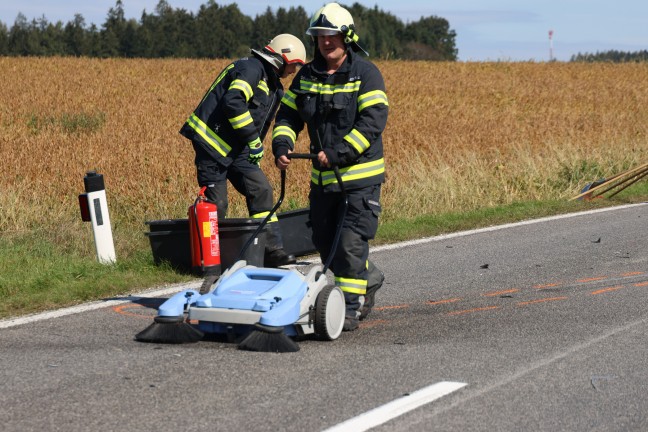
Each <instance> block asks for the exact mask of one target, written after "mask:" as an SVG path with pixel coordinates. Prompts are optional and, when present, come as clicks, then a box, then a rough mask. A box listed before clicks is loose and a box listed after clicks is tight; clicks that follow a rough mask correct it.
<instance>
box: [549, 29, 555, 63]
mask: <svg viewBox="0 0 648 432" xmlns="http://www.w3.org/2000/svg"><path fill="white" fill-rule="evenodd" d="M553 59H554V58H553V30H549V61H553Z"/></svg>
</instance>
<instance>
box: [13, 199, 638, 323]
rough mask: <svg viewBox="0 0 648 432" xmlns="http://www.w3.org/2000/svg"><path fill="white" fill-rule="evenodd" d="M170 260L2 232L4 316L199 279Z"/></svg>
mask: <svg viewBox="0 0 648 432" xmlns="http://www.w3.org/2000/svg"><path fill="white" fill-rule="evenodd" d="M647 199H648V188H646V187H639V188H633V192H626V193H624V194H619V195H618V196H617V197H615V198H614V199H598V200H593V201H543V202H522V203H515V204H511V205H506V206H500V207H494V208H485V209H480V210H476V211H472V212H466V213H452V214H438V215H426V216H421V217H417V218H414V219H407V220H406V219H403V220H398V221H395V222H391V223H384V224H382V225H381V226H380V228H379V230H378V235H377V238H376V239H375V240H374V241H373V242H372V244H373V245H378V244H386V243H393V242H397V241H404V240H411V239H416V238H421V237H429V236H435V235H439V234H444V233H451V232H457V231H462V230H468V229H475V228H482V227H486V226H492V225H499V224H503V223H509V222H516V221H521V220H526V219H532V218H538V217H544V216H550V215H556V214H564V213H570V212H578V211H584V210H590V209H595V208H602V207H609V206H614V205H621V204H626V203H633V202H644V201H646V200H647ZM193 279H194V278H193V277H191V276H189V275H186V274H180V273H176V272H175V271H174V270H173V269H171V268H170V267H168V266H156V265H154V264H153V257H152V254H151V251H150V250H148V249H147V250H142V251H139V252H137V253H135V254H133V255H132V256H130V257H129V258H127V259H121V260H120V259H118V262H117V263H116V264H114V265H102V264H99V263H98V262H97V261H96V260H94V259H91V258H88V257H81V256H75V255H73V254H69V253H62V252H61V251H60V250H59V249H57V246H56V245H55V244H54V243H48V242H47V241H43V240H42V239H41V238H38V236H37V235H27V236H23V237H21V238H19V239H16V238H14V239H11V240H9V239H6V238H3V237H0V318H7V317H11V316H18V315H24V314H28V313H33V312H38V311H43V310H47V309H53V308H58V307H62V306H70V305H74V304H78V303H82V302H85V301H91V300H100V299H109V298H111V297H115V296H120V295H126V294H129V293H133V292H136V291H138V290H142V289H146V288H150V287H154V286H160V285H166V284H172V283H178V282H183V281H189V280H193Z"/></svg>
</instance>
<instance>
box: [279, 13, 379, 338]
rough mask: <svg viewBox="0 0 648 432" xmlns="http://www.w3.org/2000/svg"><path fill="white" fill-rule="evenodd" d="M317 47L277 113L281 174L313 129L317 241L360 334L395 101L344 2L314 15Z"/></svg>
mask: <svg viewBox="0 0 648 432" xmlns="http://www.w3.org/2000/svg"><path fill="white" fill-rule="evenodd" d="M306 33H307V34H308V35H310V36H311V37H312V38H313V40H314V42H315V46H316V48H315V56H314V59H313V60H312V62H310V63H307V64H306V65H305V66H304V67H303V68H301V69H300V71H299V72H298V73H297V75H296V76H295V78H294V79H293V82H292V84H291V85H290V88H289V89H288V90H287V91H286V94H285V95H284V97H283V99H282V101H281V102H282V103H281V107H280V108H279V112H278V113H277V118H276V122H275V127H274V130H273V134H272V149H273V153H274V156H275V163H276V165H277V167H278V168H279V169H282V170H283V169H286V168H288V167H289V166H290V163H291V162H290V159H288V158H287V156H286V155H287V154H288V153H290V152H292V151H293V150H294V147H295V141H296V140H297V136H298V134H299V133H300V131H301V130H302V129H303V128H304V125H306V128H307V130H308V135H309V138H310V143H311V144H310V152H311V153H314V154H316V155H317V159H316V160H314V161H313V167H312V171H311V183H310V194H309V199H310V220H311V224H312V228H313V243H314V244H315V246H316V247H317V249H318V251H319V253H320V257H321V259H322V261H323V262H324V261H326V259H327V258H328V256H329V255H330V254H331V253H333V254H334V257H333V261H332V262H331V267H330V268H331V270H332V271H333V273H334V275H335V283H336V285H337V286H339V287H340V289H341V290H342V291H343V292H344V295H345V300H346V308H347V309H346V318H345V322H344V330H346V331H349V330H355V329H356V328H358V325H359V321H360V320H362V319H364V318H365V317H366V316H367V315H368V314H369V312H370V311H371V308H372V307H373V305H374V303H375V295H376V291H377V290H378V289H379V288H380V287H381V286H382V283H383V280H384V276H383V274H382V272H381V271H380V270H379V269H378V268H377V267H376V266H375V265H374V264H373V263H372V262H371V261H370V260H369V243H368V242H369V240H370V239H372V238H374V236H375V234H376V230H377V228H378V216H379V214H380V212H381V206H380V189H381V185H382V183H383V182H384V180H385V161H384V159H383V144H382V132H383V130H384V129H385V126H386V124H387V113H388V106H389V103H388V100H387V95H386V93H385V84H384V80H383V78H382V75H381V73H380V71H379V70H378V68H377V67H376V66H375V65H374V64H373V63H371V62H369V61H368V60H366V59H364V58H363V57H361V56H360V55H359V53H365V54H366V52H365V51H364V50H363V49H362V48H361V47H360V45H359V40H360V38H359V36H358V35H357V34H356V32H355V25H354V22H353V17H352V16H351V14H350V13H349V11H348V10H346V9H345V8H343V7H342V6H340V5H339V4H337V3H328V4H326V5H325V6H324V7H322V8H321V9H320V10H318V11H317V12H316V13H315V14H314V15H313V17H312V18H311V21H310V25H309V27H308V30H307V31H306ZM333 166H338V167H339V169H340V173H341V175H342V181H343V183H344V187H345V190H346V194H347V199H348V212H347V215H346V217H345V218H344V222H343V225H342V232H341V235H340V240H339V243H338V247H337V249H336V250H335V251H332V250H331V249H332V245H333V239H334V233H335V230H336V227H337V224H338V220H339V218H340V214H339V212H338V208H339V207H340V205H341V202H342V199H343V197H342V195H341V192H340V185H339V184H338V183H337V180H336V178H335V175H334V174H333V171H332V167H333Z"/></svg>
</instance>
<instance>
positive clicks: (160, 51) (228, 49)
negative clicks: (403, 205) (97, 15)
mask: <svg viewBox="0 0 648 432" xmlns="http://www.w3.org/2000/svg"><path fill="white" fill-rule="evenodd" d="M345 7H346V8H347V9H348V10H349V12H351V14H352V15H353V18H354V21H355V26H356V29H357V32H358V34H359V35H360V42H361V45H362V46H363V48H365V50H367V51H368V52H369V53H370V54H371V56H372V57H373V58H380V59H409V60H439V61H441V60H444V61H455V60H457V54H458V50H457V48H456V45H455V38H456V34H455V32H454V30H452V29H451V28H450V26H449V23H448V21H447V20H446V19H444V18H440V17H436V16H429V17H421V19H420V20H418V21H415V22H408V23H403V22H402V21H401V20H400V19H398V18H397V17H396V16H394V15H392V14H390V13H388V12H385V11H383V10H381V9H378V7H377V6H376V7H374V8H367V7H364V6H363V5H361V4H359V3H354V4H353V5H351V6H345ZM309 19H310V15H309V14H307V13H306V11H305V10H304V8H303V7H301V6H299V7H296V8H295V7H291V8H290V9H284V8H278V9H277V10H276V11H273V10H272V9H271V8H270V7H268V8H267V9H266V11H265V12H264V13H263V14H260V15H257V16H256V17H254V18H251V17H248V16H246V15H244V14H243V13H242V12H241V11H240V10H239V8H238V6H237V5H236V4H231V5H225V6H222V5H218V4H217V3H216V2H215V1H214V0H208V1H207V3H206V4H203V5H201V6H200V8H199V10H198V11H197V12H196V13H193V12H190V11H187V10H185V9H180V8H173V7H171V6H170V5H169V3H168V2H167V1H166V0H160V1H159V2H158V4H157V5H156V7H155V10H154V11H153V13H146V11H143V12H142V16H141V18H140V19H139V20H135V19H132V18H131V19H126V18H125V15H124V2H123V1H122V0H117V1H116V3H115V6H114V7H111V8H110V9H109V10H108V13H107V15H106V20H105V22H104V23H103V24H102V25H101V26H100V27H97V26H96V25H95V24H94V23H93V24H91V25H87V24H86V21H85V19H84V18H83V16H82V15H81V14H75V15H74V18H73V19H72V20H71V21H69V22H67V23H65V24H64V23H63V22H61V21H57V22H56V23H51V22H49V21H48V20H47V19H46V18H45V16H43V17H41V18H38V19H33V20H31V21H28V20H27V18H26V17H25V16H24V15H23V14H21V13H20V14H18V16H17V18H16V20H15V22H14V23H13V25H12V26H11V27H8V26H7V25H6V24H4V23H2V22H0V55H5V56H87V57H99V58H107V57H126V58H161V57H178V58H235V57H240V56H244V55H247V54H249V50H250V48H261V47H263V46H264V45H265V44H266V43H267V42H268V39H269V38H272V37H273V36H275V35H277V34H280V33H291V34H294V35H295V36H297V37H299V38H301V39H302V41H303V42H304V45H305V46H306V47H309V46H312V42H311V41H310V37H308V36H306V35H305V31H306V28H307V27H308V23H309Z"/></svg>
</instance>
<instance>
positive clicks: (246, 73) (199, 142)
mask: <svg viewBox="0 0 648 432" xmlns="http://www.w3.org/2000/svg"><path fill="white" fill-rule="evenodd" d="M305 62H306V49H305V47H304V44H303V43H302V42H301V41H300V40H299V39H298V38H297V37H295V36H293V35H290V34H280V35H278V36H276V37H275V38H274V39H272V40H271V41H270V42H269V43H268V44H267V45H266V46H265V47H264V48H263V49H261V50H255V49H252V50H251V55H250V56H249V57H244V58H241V59H239V60H236V61H235V62H233V63H231V64H230V65H228V66H227V67H226V68H225V69H224V70H222V71H221V72H220V73H219V74H218V76H217V77H216V79H215V80H214V82H213V83H212V85H211V86H210V87H209V90H208V91H207V93H206V94H205V95H204V96H203V97H202V99H201V101H200V103H199V104H198V106H197V107H196V109H195V110H194V111H193V113H192V114H191V115H190V116H189V118H188V119H187V121H186V122H185V124H184V125H183V126H182V128H181V129H180V134H182V135H183V136H184V137H186V138H188V139H190V140H191V143H192V145H193V148H194V150H195V154H196V157H195V163H196V170H197V177H198V184H199V185H200V186H206V187H207V189H206V192H205V195H206V197H207V199H208V200H210V201H212V202H214V203H216V205H217V207H218V216H219V218H224V217H226V215H227V205H228V200H227V181H228V180H229V181H230V182H231V183H232V185H233V186H234V188H235V189H236V190H237V191H238V192H239V193H241V194H243V195H244V196H245V200H246V204H247V208H248V212H249V214H250V217H252V218H264V217H266V216H267V215H268V213H269V211H270V210H271V209H272V207H273V204H274V200H273V195H272V187H271V186H270V183H269V182H268V179H267V177H266V176H265V174H264V173H263V171H262V170H261V168H260V167H259V164H260V162H261V158H262V157H263V144H262V143H263V138H264V136H265V135H266V133H267V131H268V129H269V127H270V123H271V122H272V120H273V118H274V115H275V113H276V110H277V108H278V106H279V101H280V100H281V98H282V96H283V86H282V84H281V80H280V79H281V78H285V77H287V76H289V75H290V74H293V73H295V72H296V70H297V68H298V67H300V66H302V65H303V64H304V63H305ZM269 222H270V223H268V225H267V229H266V249H265V260H264V264H265V266H267V267H276V266H280V265H286V264H291V263H294V262H295V257H294V256H293V255H289V254H286V252H285V251H284V249H283V240H282V236H281V232H280V229H279V224H278V223H277V218H276V216H273V218H272V219H271V220H270V221H269Z"/></svg>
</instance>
